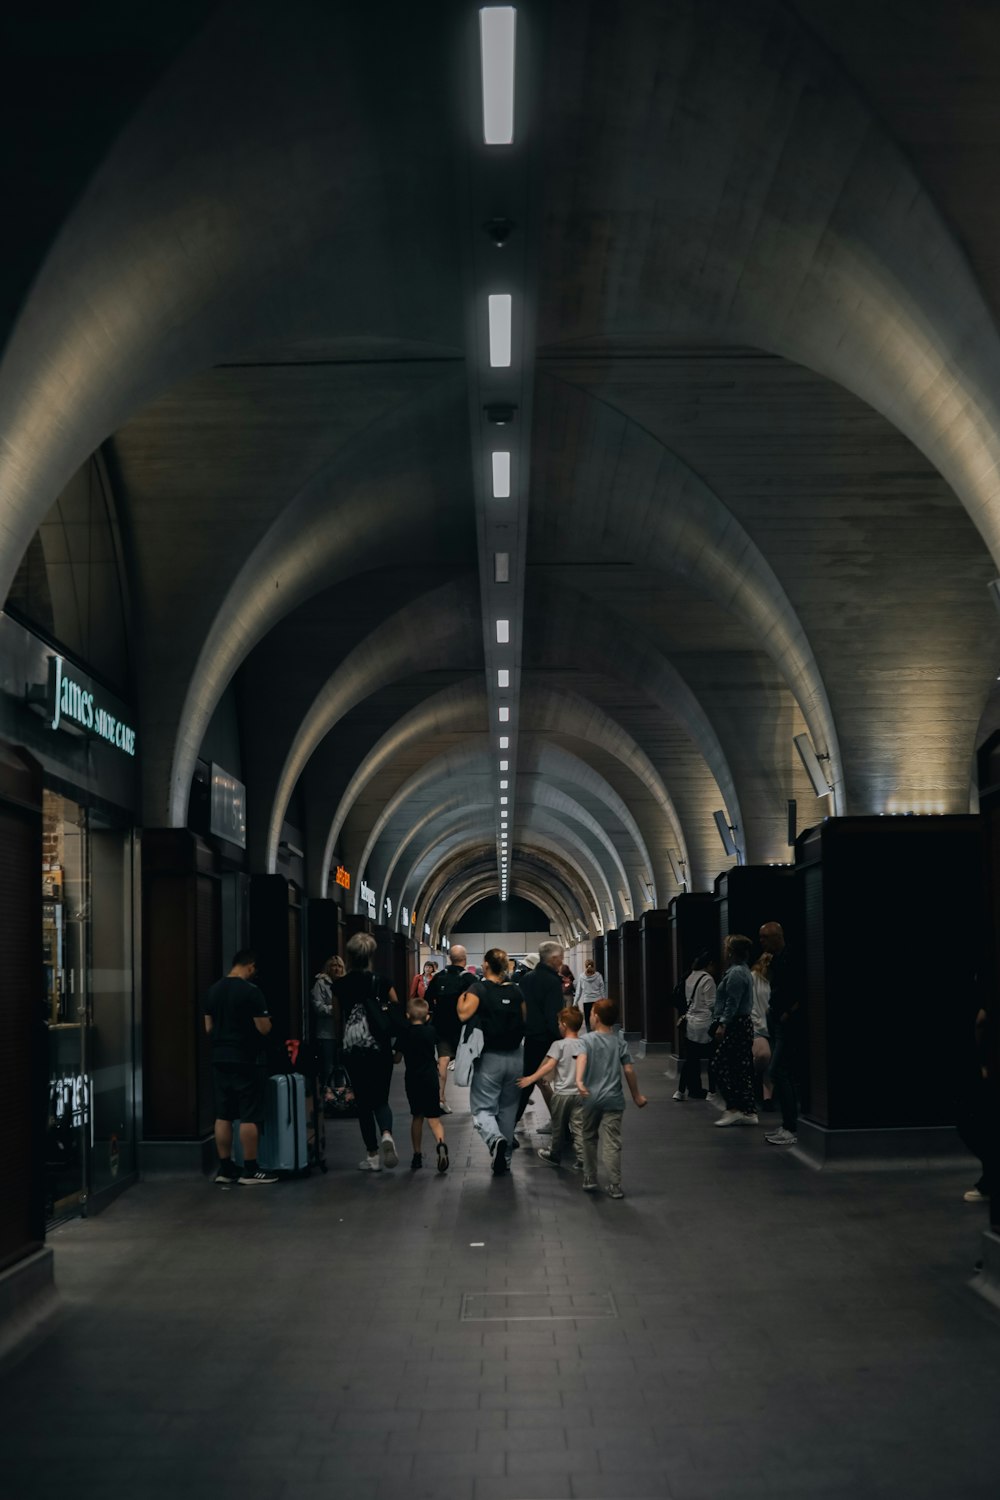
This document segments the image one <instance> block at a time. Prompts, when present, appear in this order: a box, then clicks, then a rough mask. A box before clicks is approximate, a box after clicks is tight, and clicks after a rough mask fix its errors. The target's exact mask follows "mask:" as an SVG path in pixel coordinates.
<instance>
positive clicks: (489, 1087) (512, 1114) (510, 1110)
mask: <svg viewBox="0 0 1000 1500" xmlns="http://www.w3.org/2000/svg"><path fill="white" fill-rule="evenodd" d="M523 1073H524V1048H523V1046H522V1047H517V1048H516V1049H515V1050H514V1051H513V1052H484V1053H483V1054H482V1055H481V1057H480V1059H479V1061H478V1063H477V1064H476V1071H475V1072H474V1073H473V1075H472V1086H471V1088H470V1089H469V1108H470V1109H471V1111H472V1123H473V1125H475V1127H476V1129H477V1130H478V1131H479V1134H480V1135H481V1136H482V1138H483V1140H484V1141H485V1142H486V1144H487V1146H489V1147H490V1148H491V1149H492V1146H493V1143H494V1141H496V1140H499V1139H501V1138H502V1139H503V1140H505V1141H506V1142H507V1160H508V1161H509V1160H510V1157H511V1154H512V1150H513V1143H514V1126H515V1124H516V1123H517V1106H518V1103H519V1101H520V1098H521V1090H520V1089H519V1088H518V1086H517V1080H518V1079H519V1078H520V1077H521V1076H522V1075H523Z"/></svg>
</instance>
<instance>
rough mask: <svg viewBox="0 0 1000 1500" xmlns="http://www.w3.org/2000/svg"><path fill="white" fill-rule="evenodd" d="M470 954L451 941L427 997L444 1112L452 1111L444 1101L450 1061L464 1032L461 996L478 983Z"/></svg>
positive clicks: (448, 1113) (428, 988)
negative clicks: (470, 962)
mask: <svg viewBox="0 0 1000 1500" xmlns="http://www.w3.org/2000/svg"><path fill="white" fill-rule="evenodd" d="M468 961H469V955H468V954H467V953H466V951H465V949H464V948H463V947H462V945H461V943H452V945H451V947H450V948H449V949H448V963H447V965H446V967H445V968H443V969H442V970H441V972H440V974H435V975H434V978H433V979H432V980H431V982H430V984H429V985H428V986H427V991H426V993H425V995H424V999H425V1000H426V1001H427V1004H428V1005H429V1006H430V1008H431V1023H432V1025H433V1027H434V1031H435V1034H436V1036H437V1044H438V1080H439V1084H440V1088H441V1112H442V1114H446V1115H450V1114H451V1112H452V1111H451V1105H450V1104H446V1103H445V1097H444V1096H445V1090H446V1089H447V1087H448V1064H449V1063H450V1062H451V1061H452V1059H453V1058H454V1056H455V1053H456V1052H457V1051H458V1039H459V1037H460V1036H461V1033H462V1026H461V1022H460V1021H459V1019H458V997H459V995H464V994H465V991H466V990H467V989H468V988H469V985H470V984H474V983H475V978H476V976H475V974H470V973H469V972H468V970H467V968H466V964H467V963H468Z"/></svg>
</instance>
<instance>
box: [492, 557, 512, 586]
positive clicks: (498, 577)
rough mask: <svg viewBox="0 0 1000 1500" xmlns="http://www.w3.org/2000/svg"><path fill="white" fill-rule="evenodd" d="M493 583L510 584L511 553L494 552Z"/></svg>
mask: <svg viewBox="0 0 1000 1500" xmlns="http://www.w3.org/2000/svg"><path fill="white" fill-rule="evenodd" d="M493 581H494V583H510V553H509V552H494V554H493Z"/></svg>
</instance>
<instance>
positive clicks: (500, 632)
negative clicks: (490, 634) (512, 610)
mask: <svg viewBox="0 0 1000 1500" xmlns="http://www.w3.org/2000/svg"><path fill="white" fill-rule="evenodd" d="M509 640H510V621H509V620H498V621H497V642H498V643H499V645H501V646H506V645H507V642H508V641H509Z"/></svg>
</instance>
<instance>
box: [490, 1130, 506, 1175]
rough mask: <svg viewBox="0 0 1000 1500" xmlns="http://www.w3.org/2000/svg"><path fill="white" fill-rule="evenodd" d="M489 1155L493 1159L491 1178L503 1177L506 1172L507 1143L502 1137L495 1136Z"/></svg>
mask: <svg viewBox="0 0 1000 1500" xmlns="http://www.w3.org/2000/svg"><path fill="white" fill-rule="evenodd" d="M490 1155H491V1156H492V1158H493V1176H494V1177H503V1176H504V1174H505V1173H506V1171H507V1142H506V1141H505V1140H504V1138H503V1136H502V1135H501V1136H497V1138H496V1140H495V1141H494V1142H493V1144H492V1146H491V1147H490Z"/></svg>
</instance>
